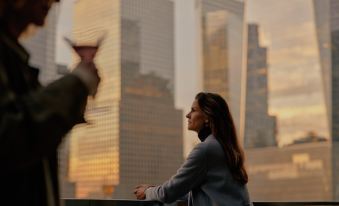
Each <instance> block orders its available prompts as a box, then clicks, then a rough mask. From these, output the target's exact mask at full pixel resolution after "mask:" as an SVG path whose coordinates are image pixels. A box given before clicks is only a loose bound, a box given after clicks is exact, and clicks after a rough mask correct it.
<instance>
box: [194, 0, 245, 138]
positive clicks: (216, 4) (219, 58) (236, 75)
mask: <svg viewBox="0 0 339 206" xmlns="http://www.w3.org/2000/svg"><path fill="white" fill-rule="evenodd" d="M201 18H202V24H201V27H202V61H203V63H202V87H203V90H204V91H207V92H215V93H218V94H220V95H221V96H222V97H223V98H225V99H226V101H227V103H228V105H229V106H230V109H231V112H232V115H233V118H234V122H235V125H236V128H237V130H238V133H240V132H241V131H240V128H241V126H242V124H243V123H242V122H243V118H242V117H241V113H242V112H243V109H244V107H243V102H242V101H243V99H242V94H243V89H244V87H243V85H244V84H243V75H244V74H245V72H244V67H243V57H244V56H243V55H244V51H243V46H244V36H243V34H244V33H243V30H244V29H243V25H244V3H243V2H239V1H234V0H202V1H201Z"/></svg>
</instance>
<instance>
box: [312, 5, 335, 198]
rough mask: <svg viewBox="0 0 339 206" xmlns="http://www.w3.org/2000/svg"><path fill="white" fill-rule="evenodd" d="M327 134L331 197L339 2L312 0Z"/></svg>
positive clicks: (333, 161) (333, 165)
mask: <svg viewBox="0 0 339 206" xmlns="http://www.w3.org/2000/svg"><path fill="white" fill-rule="evenodd" d="M313 5H314V13H315V22H316V31H317V39H318V48H319V57H320V63H321V69H322V77H323V78H322V79H323V87H324V93H325V102H326V110H327V116H328V118H327V119H328V122H329V130H330V131H329V134H330V137H331V140H332V173H333V199H335V200H338V199H339V175H338V171H339V95H338V94H339V15H338V10H339V2H338V1H335V0H325V1H319V0H313Z"/></svg>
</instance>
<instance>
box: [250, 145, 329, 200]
mask: <svg viewBox="0 0 339 206" xmlns="http://www.w3.org/2000/svg"><path fill="white" fill-rule="evenodd" d="M246 157H247V162H248V164H247V165H248V166H247V169H248V174H249V183H248V188H249V192H250V196H251V199H252V200H253V201H329V200H332V171H331V165H332V163H331V144H329V142H314V143H304V144H296V145H291V146H287V147H282V148H279V147H265V148H252V149H247V150H246Z"/></svg>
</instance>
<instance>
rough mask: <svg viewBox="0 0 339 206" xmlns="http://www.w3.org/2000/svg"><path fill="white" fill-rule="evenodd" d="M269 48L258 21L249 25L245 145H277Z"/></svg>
mask: <svg viewBox="0 0 339 206" xmlns="http://www.w3.org/2000/svg"><path fill="white" fill-rule="evenodd" d="M267 76H268V65H267V48H265V47H261V46H260V44H259V31H258V25H256V24H250V25H248V41H247V78H246V110H245V133H244V134H245V136H244V146H245V148H254V147H268V146H277V140H276V131H277V128H276V127H277V126H276V125H277V124H276V118H275V117H274V116H270V115H269V114H268V93H269V92H268V79H267Z"/></svg>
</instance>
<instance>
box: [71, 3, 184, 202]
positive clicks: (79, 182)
mask: <svg viewBox="0 0 339 206" xmlns="http://www.w3.org/2000/svg"><path fill="white" fill-rule="evenodd" d="M173 7H174V5H173V2H172V1H169V0H138V1H135V0H123V1H117V0H99V1H95V2H94V1H92V0H79V1H77V2H76V3H75V15H74V35H75V37H76V39H79V38H88V39H90V38H91V37H92V36H95V33H96V32H97V31H104V33H106V38H105V40H104V42H103V44H102V47H101V48H100V49H99V52H98V54H97V58H96V62H97V66H98V68H99V73H100V75H101V77H102V82H101V85H100V88H99V91H98V94H97V96H96V98H95V99H94V100H91V101H92V103H91V102H90V106H89V108H88V110H87V112H86V114H87V115H86V119H87V120H88V122H90V124H89V125H82V126H79V127H77V128H76V129H75V130H73V132H72V137H71V165H70V179H71V180H72V181H74V182H75V183H76V196H77V197H92V198H93V197H94V198H105V197H108V198H111V197H112V196H113V197H114V198H119V199H121V198H134V197H133V194H132V192H131V191H133V188H134V187H135V185H137V184H140V183H145V182H149V183H151V184H160V183H162V182H163V181H165V180H166V179H167V178H169V177H170V176H171V175H172V174H174V173H175V171H176V170H177V169H178V168H179V166H180V164H181V162H182V158H183V154H182V153H183V152H182V129H183V128H182V112H181V111H180V110H177V109H176V108H175V107H174V89H173V88H174V86H173V85H174V25H173V24H174V23H173V20H174V18H173V15H174V11H173ZM92 34H93V35H92ZM79 41H80V40H79Z"/></svg>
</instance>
